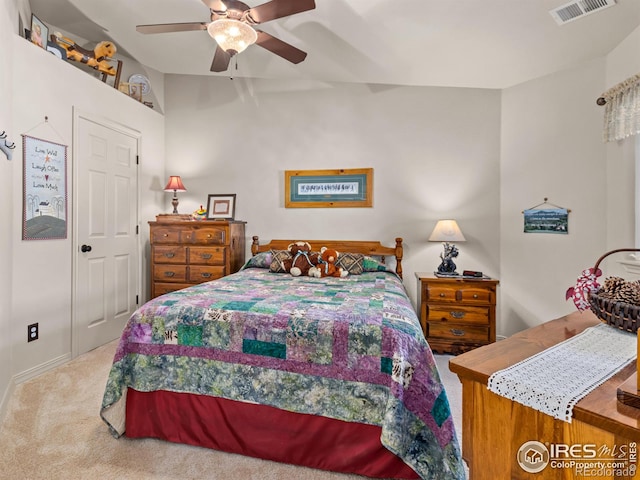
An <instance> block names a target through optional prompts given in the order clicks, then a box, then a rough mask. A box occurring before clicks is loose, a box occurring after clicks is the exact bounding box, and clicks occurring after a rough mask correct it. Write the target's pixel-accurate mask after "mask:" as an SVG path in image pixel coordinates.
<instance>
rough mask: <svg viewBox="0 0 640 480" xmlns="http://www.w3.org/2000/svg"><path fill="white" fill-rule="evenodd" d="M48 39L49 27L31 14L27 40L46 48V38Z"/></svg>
mask: <svg viewBox="0 0 640 480" xmlns="http://www.w3.org/2000/svg"><path fill="white" fill-rule="evenodd" d="M48 39H49V27H47V26H46V25H45V23H44V22H43V21H42V20H40V19H39V18H38V17H36V16H35V15H34V14H33V13H32V14H31V33H30V34H29V40H30V41H31V43H34V44H36V45H38V46H39V47H40V48H43V49H45V50H46V49H47V40H48Z"/></svg>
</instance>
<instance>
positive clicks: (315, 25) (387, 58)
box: [30, 0, 640, 88]
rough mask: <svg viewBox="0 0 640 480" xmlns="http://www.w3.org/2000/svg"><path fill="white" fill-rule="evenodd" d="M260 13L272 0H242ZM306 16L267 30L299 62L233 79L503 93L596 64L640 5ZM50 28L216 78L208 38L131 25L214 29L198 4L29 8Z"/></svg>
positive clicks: (440, 1) (627, 1) (485, 0)
mask: <svg viewBox="0 0 640 480" xmlns="http://www.w3.org/2000/svg"><path fill="white" fill-rule="evenodd" d="M244 1H245V3H247V4H248V5H249V6H252V7H253V6H257V5H260V4H262V3H265V1H266V0H244ZM315 1H316V8H315V9H314V10H310V11H308V12H304V13H300V14H297V15H293V16H290V17H285V18H281V19H278V20H273V21H271V22H267V23H264V24H261V25H260V29H261V30H263V31H265V32H267V33H270V34H272V35H274V36H276V37H278V38H280V39H281V40H284V41H286V42H288V43H291V44H292V45H294V46H296V47H298V48H300V49H302V50H304V51H306V52H307V53H308V56H307V58H306V60H305V61H304V62H302V63H300V64H298V65H293V64H291V63H289V62H287V61H286V60H284V59H282V58H280V57H278V56H276V55H274V54H273V53H271V52H269V51H267V50H264V49H263V48H261V47H259V46H256V45H253V46H251V47H249V48H248V49H247V50H246V51H245V52H243V53H241V54H239V55H238V56H237V57H236V58H237V62H238V68H237V70H236V69H235V66H234V60H233V59H232V61H231V64H230V70H229V72H231V71H233V76H234V77H260V78H272V79H279V78H282V79H291V78H293V79H296V78H297V79H312V80H318V81H327V82H355V83H371V84H398V85H430V86H455V87H479V88H506V87H509V86H512V85H515V84H518V83H521V82H524V81H527V80H530V79H532V78H537V77H540V76H543V75H547V74H549V73H553V72H555V71H559V70H562V69H565V68H570V67H572V66H573V65H576V64H579V63H580V62H583V61H586V60H589V59H592V58H597V57H601V56H603V55H605V54H607V53H608V52H610V51H611V50H612V49H613V48H615V46H616V45H617V44H619V43H620V42H621V41H622V40H623V39H624V38H625V37H627V36H628V35H629V34H630V33H631V32H632V31H633V30H635V29H636V28H637V27H638V26H639V25H640V0H617V4H616V5H615V6H613V7H610V8H606V9H603V10H600V11H598V12H597V13H594V14H592V15H586V16H583V17H581V18H579V19H577V20H575V21H573V22H570V23H567V24H565V25H563V26H558V25H557V24H556V22H555V21H554V20H553V18H552V17H551V15H550V14H549V10H551V9H553V8H556V7H558V6H561V5H563V4H565V3H567V0H315ZM30 4H31V8H32V11H33V13H34V14H36V15H37V16H38V17H39V18H40V19H41V20H43V21H44V22H45V23H46V24H50V25H53V26H55V27H57V28H60V29H62V30H65V31H67V32H70V33H73V34H76V35H78V37H79V38H84V39H87V40H88V41H89V42H93V43H90V44H87V45H85V46H92V45H93V44H95V43H96V42H98V41H101V40H106V39H111V40H113V41H114V42H115V44H116V45H117V47H118V49H119V51H121V52H122V53H126V54H127V55H128V56H130V57H132V58H134V59H136V60H137V61H139V62H140V63H142V64H144V65H147V66H149V67H151V68H154V69H156V70H159V71H161V72H165V73H180V74H193V75H224V76H228V75H229V73H222V74H214V73H211V72H210V71H209V68H210V66H211V60H212V58H213V53H214V51H215V47H216V45H215V42H214V40H213V39H212V38H211V37H209V35H208V34H207V32H206V31H196V32H178V33H165V34H156V35H143V34H139V33H137V32H136V29H135V27H136V25H139V24H153V23H174V22H207V21H209V20H210V17H209V9H208V7H207V6H206V5H205V4H204V3H203V2H202V0H30ZM638 48H640V45H639V46H638Z"/></svg>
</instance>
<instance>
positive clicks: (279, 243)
mask: <svg viewBox="0 0 640 480" xmlns="http://www.w3.org/2000/svg"><path fill="white" fill-rule="evenodd" d="M294 242H308V243H309V244H310V245H311V246H312V247H313V248H314V249H318V250H319V249H320V248H321V247H327V248H333V249H334V250H337V251H338V252H347V253H362V254H364V255H370V256H372V257H379V258H380V261H382V262H383V263H384V261H385V257H394V258H395V259H396V273H397V274H398V276H399V277H400V278H402V238H401V237H398V238H396V246H395V247H385V246H383V245H382V244H381V243H380V242H376V241H365V240H302V239H296V240H271V242H269V243H266V244H264V245H260V242H259V241H258V236H257V235H254V236H253V242H252V243H251V254H252V255H255V254H257V253H259V252H268V251H269V250H286V249H287V247H288V246H289V245H290V244H292V243H294Z"/></svg>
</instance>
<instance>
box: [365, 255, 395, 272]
mask: <svg viewBox="0 0 640 480" xmlns="http://www.w3.org/2000/svg"><path fill="white" fill-rule="evenodd" d="M362 270H363V271H364V272H393V270H391V269H390V268H389V267H388V266H387V265H386V264H384V263H382V262H381V261H380V260H378V259H376V258H373V257H370V256H368V255H364V258H363V260H362Z"/></svg>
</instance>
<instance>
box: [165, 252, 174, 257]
mask: <svg viewBox="0 0 640 480" xmlns="http://www.w3.org/2000/svg"><path fill="white" fill-rule="evenodd" d="M164 256H165V257H167V258H173V257H175V256H176V254H175V253H172V252H168V253H165V254H164Z"/></svg>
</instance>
